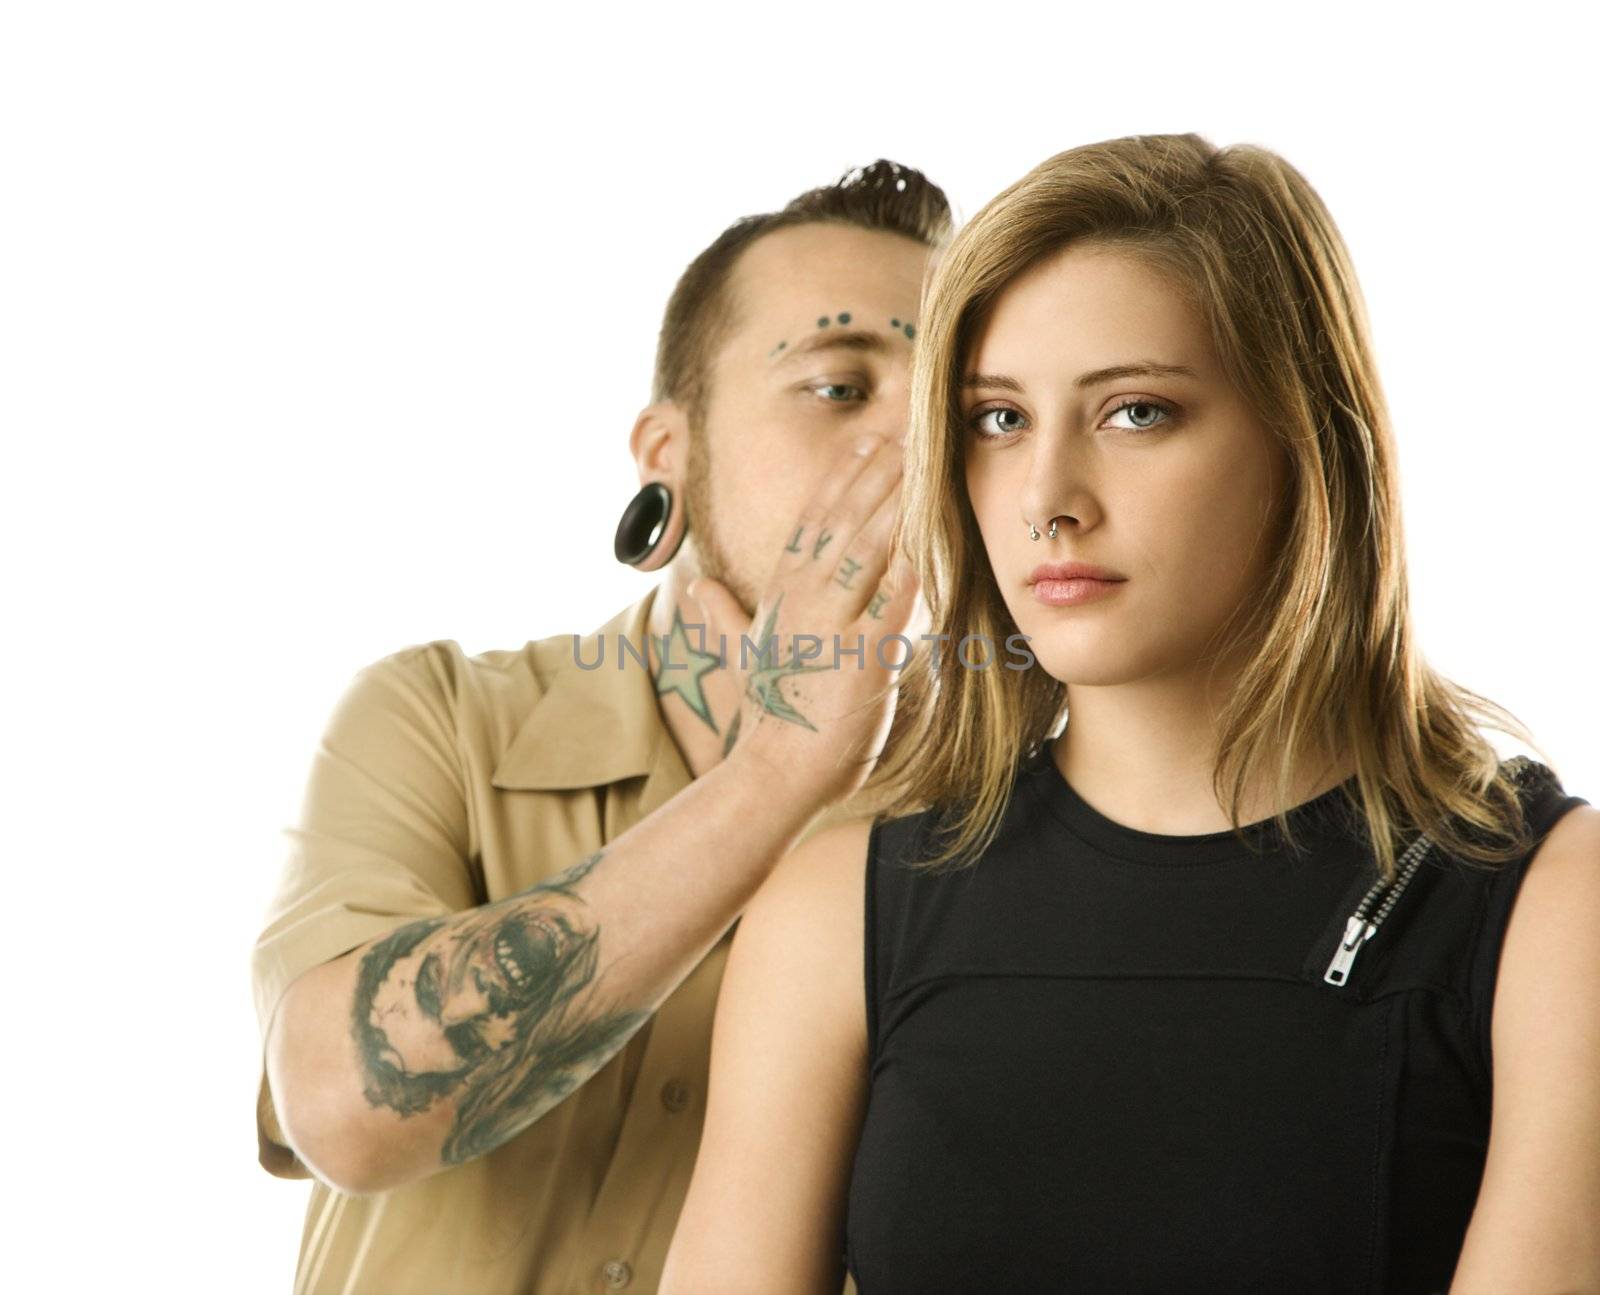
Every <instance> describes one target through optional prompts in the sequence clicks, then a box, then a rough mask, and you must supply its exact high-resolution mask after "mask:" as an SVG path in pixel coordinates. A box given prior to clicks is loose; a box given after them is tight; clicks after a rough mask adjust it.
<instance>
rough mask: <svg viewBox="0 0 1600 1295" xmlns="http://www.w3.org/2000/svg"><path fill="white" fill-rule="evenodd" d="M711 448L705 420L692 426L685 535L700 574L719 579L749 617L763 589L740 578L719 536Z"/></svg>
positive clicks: (686, 489) (685, 505)
mask: <svg viewBox="0 0 1600 1295" xmlns="http://www.w3.org/2000/svg"><path fill="white" fill-rule="evenodd" d="M711 471H712V469H711V449H710V446H709V444H708V438H707V436H706V429H705V425H704V424H703V423H701V424H696V423H695V422H693V421H691V422H690V425H689V479H688V482H687V485H686V487H685V494H686V495H687V498H686V499H685V501H684V507H685V509H686V513H687V515H686V516H685V518H684V527H685V536H686V538H687V539H688V540H689V542H690V543H692V544H693V546H694V553H695V557H696V559H697V561H698V565H699V573H700V575H702V576H704V577H705V578H706V579H708V580H715V581H716V582H717V583H718V584H720V585H722V587H723V588H725V589H726V590H727V591H728V592H729V593H731V594H732V595H733V596H734V598H735V599H736V600H737V602H738V604H739V606H740V608H741V609H742V610H743V612H744V614H745V616H746V617H752V618H753V617H754V616H755V613H756V604H757V603H758V602H759V601H760V592H759V591H758V590H755V589H751V588H750V587H749V586H748V585H746V584H745V582H744V581H743V580H742V579H740V578H739V575H738V573H737V572H736V571H735V570H734V568H733V564H732V563H731V562H730V561H729V560H728V555H727V553H726V551H725V550H724V549H723V547H722V544H721V542H720V541H719V539H718V536H717V527H716V513H715V511H714V509H713V508H712V504H711Z"/></svg>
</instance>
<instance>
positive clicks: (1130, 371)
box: [961, 360, 1200, 392]
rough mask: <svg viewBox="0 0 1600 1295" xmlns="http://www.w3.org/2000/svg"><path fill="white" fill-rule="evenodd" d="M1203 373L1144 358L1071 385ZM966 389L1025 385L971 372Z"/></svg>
mask: <svg viewBox="0 0 1600 1295" xmlns="http://www.w3.org/2000/svg"><path fill="white" fill-rule="evenodd" d="M1199 376H1200V375H1199V374H1198V373H1196V372H1195V371H1194V370H1193V369H1191V368H1190V367H1189V366H1188V365H1187V364H1158V363H1156V362H1155V361H1154V360H1144V361H1141V362H1140V363H1138V364H1112V365H1108V366H1107V367H1106V368H1103V369H1091V370H1090V371H1089V372H1088V373H1081V374H1079V375H1078V376H1077V377H1076V378H1075V379H1074V380H1073V383H1072V385H1073V386H1075V387H1077V388H1078V389H1079V390H1082V389H1084V388H1086V387H1092V386H1095V385H1096V384H1098V383H1101V382H1114V381H1116V380H1117V379H1119V378H1198V377H1199ZM961 386H962V387H963V388H971V387H989V388H992V389H993V390H995V391H1016V392H1021V390H1022V384H1021V383H1020V382H1018V381H1017V380H1016V379H1015V378H1009V377H1007V376H1006V375H1005V374H1003V373H969V374H967V376H966V377H964V378H962V379H961Z"/></svg>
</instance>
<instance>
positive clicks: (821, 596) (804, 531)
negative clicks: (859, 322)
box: [689, 436, 917, 807]
mask: <svg viewBox="0 0 1600 1295" xmlns="http://www.w3.org/2000/svg"><path fill="white" fill-rule="evenodd" d="M900 466H901V447H900V445H899V444H898V443H897V442H895V441H890V440H886V439H884V438H882V437H877V436H866V437H863V438H862V439H861V441H860V442H859V443H857V444H853V445H851V446H848V447H847V448H846V451H845V453H844V455H843V456H842V457H841V459H840V461H839V464H838V466H837V469H836V470H835V471H832V472H830V473H828V474H827V476H826V477H825V478H824V479H823V482H822V484H821V486H820V487H819V488H818V490H817V492H816V494H814V495H813V496H812V498H811V499H810V500H808V501H807V503H806V506H805V507H804V508H803V509H802V510H801V513H800V516H799V517H798V518H796V519H795V523H794V526H793V528H792V529H791V531H790V538H789V542H788V543H787V544H786V545H785V546H784V548H783V550H782V552H781V553H779V554H778V555H777V561H776V563H775V566H774V570H773V573H772V576H771V578H770V579H769V581H768V584H767V589H766V591H765V593H764V594H763V596H762V599H761V601H760V603H759V604H758V605H757V607H756V613H755V618H754V620H749V619H747V618H746V617H744V616H743V614H742V612H741V609H740V607H739V604H738V601H737V600H736V599H735V598H734V597H733V596H732V595H731V594H730V593H729V592H728V591H727V589H725V588H724V587H723V586H722V585H720V584H718V583H717V582H716V581H714V580H710V579H707V578H705V577H700V578H698V579H696V580H694V581H693V582H692V583H691V585H690V588H689V594H690V596H691V597H692V598H693V599H694V600H695V601H696V602H697V603H699V605H700V607H701V609H702V611H703V612H704V619H705V623H706V625H707V626H708V631H709V632H708V641H707V647H708V649H710V648H716V649H717V650H718V652H719V654H720V655H721V656H722V658H723V661H724V663H725V664H726V666H727V667H728V668H729V669H730V670H731V671H733V672H734V673H735V674H736V675H737V676H742V680H743V703H742V705H741V707H740V711H739V713H738V715H737V716H736V717H735V719H734V721H733V722H732V723H731V724H730V730H731V731H730V734H729V746H728V750H727V752H725V754H738V753H741V752H747V753H749V755H750V756H751V757H752V758H756V759H758V760H760V761H761V762H763V763H764V764H765V765H766V766H767V767H768V770H769V772H771V773H772V774H774V775H776V776H777V778H778V783H777V784H776V785H777V786H778V788H779V790H780V791H782V792H786V793H792V794H794V795H797V796H801V797H805V798H808V799H810V800H812V801H814V802H816V803H817V804H818V806H819V807H820V806H821V805H823V804H826V803H827V802H829V801H832V800H834V799H836V798H838V797H842V796H845V795H848V794H849V793H850V792H852V791H854V790H856V789H857V788H858V787H860V785H861V784H862V783H863V782H865V781H866V778H867V775H868V773H870V771H871V769H872V764H873V762H874V761H875V760H876V758H877V756H878V754H879V752H880V750H881V748H882V744H883V740H884V738H885V737H886V736H887V734H888V731H889V725H890V721H891V720H892V719H893V716H894V702H895V692H894V684H895V679H896V676H897V669H898V667H899V666H901V665H903V664H904V663H905V661H906V660H907V659H908V657H909V650H910V645H909V643H907V642H897V641H896V640H895V638H894V637H893V636H894V635H898V634H903V633H904V632H905V629H906V626H907V623H908V621H909V619H910V616H911V611H912V607H913V605H914V603H915V600H916V592H917V587H916V580H915V576H914V573H913V572H912V570H911V567H910V565H909V564H908V563H906V562H905V561H904V560H903V559H897V560H895V561H894V562H893V564H892V565H891V561H890V559H891V555H890V552H889V535H890V531H891V528H892V526H893V524H894V519H895V509H896V506H897V504H898V502H899V493H900Z"/></svg>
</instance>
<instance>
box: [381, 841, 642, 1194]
mask: <svg viewBox="0 0 1600 1295" xmlns="http://www.w3.org/2000/svg"><path fill="white" fill-rule="evenodd" d="M603 855H604V851H596V852H595V853H594V854H591V855H590V856H589V857H588V858H586V859H584V860H583V861H581V862H580V863H577V864H575V865H573V866H572V867H571V868H568V869H567V870H566V871H565V872H562V873H560V874H559V875H557V876H556V877H553V878H551V879H550V880H549V881H546V882H544V883H542V884H540V885H538V886H535V887H533V888H532V889H530V890H526V891H523V892H521V893H520V894H517V895H513V896H511V897H509V898H507V899H503V900H499V901H497V902H495V903H493V904H487V905H485V906H484V907H482V908H479V909H474V910H471V912H470V913H468V914H464V915H461V916H458V917H456V918H442V917H440V918H426V919H423V920H421V921H417V922H412V923H409V924H408V925H406V926H402V927H400V928H399V929H398V930H396V931H394V932H392V933H391V934H389V935H388V936H386V937H385V938H384V939H382V940H380V941H379V942H378V943H376V944H375V945H373V947H372V948H371V949H370V950H368V951H367V953H366V954H365V956H364V957H363V958H362V960H361V963H360V966H359V968H358V972H357V981H356V991H355V996H354V999H353V1002H352V1008H351V1021H350V1024H351V1031H352V1034H353V1036H354V1039H355V1044H356V1050H357V1053H358V1056H359V1057H360V1061H361V1066H362V1075H363V1092H364V1093H365V1095H366V1098H367V1101H368V1102H369V1103H371V1104H372V1105H373V1106H374V1107H380V1106H381V1107H387V1108H389V1109H390V1110H393V1111H395V1112H396V1113H397V1114H399V1115H401V1116H408V1115H416V1114H418V1113H420V1112H422V1111H425V1110H427V1109H429V1108H430V1107H431V1106H432V1105H433V1104H434V1103H435V1102H436V1101H438V1100H440V1099H441V1098H446V1097H453V1098H455V1101H456V1108H455V1121H454V1125H453V1127H452V1130H451V1132H450V1135H449V1137H448V1138H447V1139H446V1141H445V1144H444V1149H443V1156H442V1158H443V1162H444V1163H445V1164H459V1163H460V1162H461V1161H463V1160H468V1159H470V1158H472V1157H473V1156H478V1155H482V1154H483V1153H484V1152H486V1151H489V1150H492V1149H493V1148H494V1147H496V1146H499V1145H500V1144H501V1143H502V1142H504V1141H506V1140H507V1139H508V1138H510V1137H512V1136H514V1135H515V1134H516V1133H518V1132H520V1131H521V1130H522V1129H523V1128H525V1127H526V1126H527V1125H528V1124H530V1123H531V1122H532V1121H533V1120H534V1119H536V1118H538V1116H539V1115H541V1114H542V1113H543V1112H544V1111H546V1110H548V1109H549V1108H550V1107H551V1106H554V1105H555V1104H556V1102H558V1101H560V1100H561V1099H562V1098H563V1097H565V1096H566V1095H567V1094H568V1093H569V1092H571V1091H572V1089H574V1088H575V1087H577V1086H578V1085H579V1084H580V1083H582V1082H583V1081H584V1080H585V1079H587V1078H588V1077H589V1075H590V1074H592V1073H593V1072H594V1071H595V1070H597V1069H599V1068H600V1066H602V1065H604V1064H605V1062H606V1061H608V1060H609V1059H610V1058H611V1056H612V1055H613V1054H614V1053H615V1052H616V1051H617V1049H618V1048H620V1047H621V1046H622V1044H623V1043H624V1042H626V1040H627V1039H628V1037H629V1036H630V1035H632V1034H633V1033H634V1031H636V1030H637V1029H638V1028H639V1026H641V1025H642V1024H643V1023H644V1021H645V1020H646V1019H647V1018H648V1016H649V1013H648V1012H644V1011H628V1010H623V1009H621V1008H620V1007H619V1005H617V1004H613V1003H605V1002H602V1001H600V1000H598V999H597V998H596V996H595V994H594V992H593V982H594V977H595V968H596V966H597V963H598V959H599V942H600V929H599V926H598V925H597V924H596V923H595V922H593V921H592V920H590V918H589V916H588V914H587V911H586V910H587V905H586V904H585V902H584V899H583V897H582V895H581V894H579V893H578V891H577V890H576V889H575V887H576V886H577V883H578V882H580V881H581V880H582V879H583V878H584V877H586V876H587V875H588V874H589V873H590V872H591V871H593V869H594V868H595V866H596V865H597V864H598V863H599V862H600V860H601V858H602V857H603Z"/></svg>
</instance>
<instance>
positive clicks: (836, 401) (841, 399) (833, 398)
mask: <svg viewBox="0 0 1600 1295" xmlns="http://www.w3.org/2000/svg"><path fill="white" fill-rule="evenodd" d="M810 390H812V391H814V392H816V393H817V394H818V395H819V396H821V397H822V399H823V400H824V401H825V402H826V403H828V404H830V405H847V404H851V403H853V402H854V401H855V400H856V399H857V398H861V399H864V398H865V397H866V394H867V393H866V392H865V391H864V390H863V389H862V388H861V387H858V386H856V385H855V384H853V383H849V382H819V383H817V384H816V385H815V386H813V387H811V388H810ZM839 391H846V392H854V393H855V395H853V396H849V395H847V396H837V395H830V394H829V393H830V392H839Z"/></svg>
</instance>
